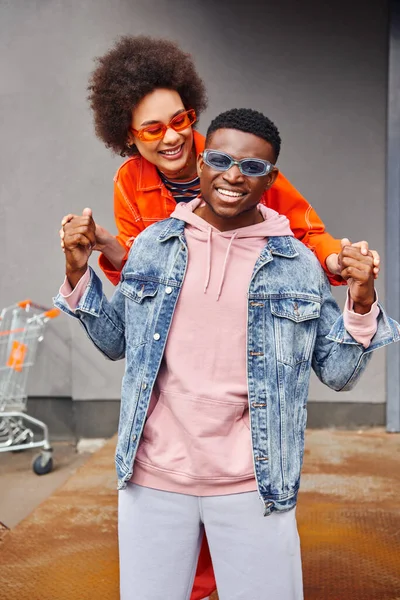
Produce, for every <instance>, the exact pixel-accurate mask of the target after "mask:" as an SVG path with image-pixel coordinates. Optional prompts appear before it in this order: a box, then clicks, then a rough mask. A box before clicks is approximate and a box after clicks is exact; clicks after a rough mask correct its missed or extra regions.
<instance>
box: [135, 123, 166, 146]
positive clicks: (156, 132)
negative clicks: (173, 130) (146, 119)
mask: <svg viewBox="0 0 400 600" xmlns="http://www.w3.org/2000/svg"><path fill="white" fill-rule="evenodd" d="M164 133H165V128H164V125H162V124H161V123H160V124H157V125H151V126H150V127H145V128H143V129H142V130H141V131H140V134H141V138H142V139H143V140H144V141H145V142H153V141H154V140H159V139H161V138H162V137H163V136H164Z"/></svg>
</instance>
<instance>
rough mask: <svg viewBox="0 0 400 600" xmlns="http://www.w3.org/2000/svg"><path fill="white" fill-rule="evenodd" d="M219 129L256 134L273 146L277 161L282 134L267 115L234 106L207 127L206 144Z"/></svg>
mask: <svg viewBox="0 0 400 600" xmlns="http://www.w3.org/2000/svg"><path fill="white" fill-rule="evenodd" d="M218 129H238V130H239V131H244V132H245V133H252V134H253V135H256V136H258V137H260V138H262V139H263V140H265V141H266V142H268V143H269V144H271V146H272V147H273V149H274V151H275V161H277V160H278V156H279V152H280V150H281V136H280V135H279V131H278V128H277V127H276V125H275V124H274V123H273V122H272V121H271V120H270V119H268V117H266V116H265V115H263V114H262V113H260V112H258V111H257V110H252V109H251V108H232V109H231V110H227V111H226V112H223V113H221V114H220V115H218V116H217V117H215V119H214V120H213V121H211V125H210V126H209V128H208V129H207V136H206V145H207V144H208V142H209V141H210V138H211V136H212V134H213V133H214V132H215V131H217V130H218Z"/></svg>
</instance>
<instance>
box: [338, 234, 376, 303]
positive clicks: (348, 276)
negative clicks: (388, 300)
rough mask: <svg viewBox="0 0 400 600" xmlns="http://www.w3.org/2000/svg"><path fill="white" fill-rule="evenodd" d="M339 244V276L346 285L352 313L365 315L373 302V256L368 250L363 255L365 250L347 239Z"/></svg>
mask: <svg viewBox="0 0 400 600" xmlns="http://www.w3.org/2000/svg"><path fill="white" fill-rule="evenodd" d="M341 244H342V251H341V253H340V254H339V255H338V264H339V267H340V275H341V276H342V277H343V279H345V280H346V281H347V283H348V286H349V292H350V297H351V299H352V300H353V302H354V312H356V313H359V314H366V313H368V312H369V311H370V310H371V306H372V304H373V303H374V302H375V288H374V277H375V274H374V271H375V269H374V264H375V263H374V255H373V253H372V252H371V251H368V249H367V252H366V253H365V248H363V247H360V246H359V245H357V244H351V242H350V240H348V239H347V238H344V239H342V240H341ZM367 248H368V246H367ZM363 250H364V252H363Z"/></svg>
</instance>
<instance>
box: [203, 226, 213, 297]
mask: <svg viewBox="0 0 400 600" xmlns="http://www.w3.org/2000/svg"><path fill="white" fill-rule="evenodd" d="M211 235H212V229H211V227H209V229H208V235H207V272H206V281H205V283H204V293H206V291H207V288H208V284H209V283H210V275H211Z"/></svg>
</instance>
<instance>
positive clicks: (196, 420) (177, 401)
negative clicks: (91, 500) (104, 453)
mask: <svg viewBox="0 0 400 600" xmlns="http://www.w3.org/2000/svg"><path fill="white" fill-rule="evenodd" d="M246 413H247V411H245V414H246ZM243 416H244V413H243V404H236V403H229V402H219V401H215V400H210V399H207V398H199V397H194V396H188V395H184V394H177V393H175V392H166V391H163V392H160V396H159V399H158V402H157V404H156V406H155V408H154V410H153V412H152V413H151V415H150V417H149V419H148V420H147V423H146V426H145V429H144V433H143V439H142V443H141V448H140V449H139V452H138V455H137V460H138V461H139V462H142V463H146V464H148V465H149V466H150V465H151V466H153V467H156V468H158V469H162V470H166V471H169V472H176V473H178V474H179V475H184V476H186V477H190V478H192V479H206V480H225V479H227V480H235V479H242V478H243V477H244V476H245V477H248V476H249V473H250V474H251V473H252V471H253V462H252V451H251V437H250V432H249V426H248V422H247V423H246V422H245V420H244V419H243V418H242V417H243ZM247 418H248V417H247Z"/></svg>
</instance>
